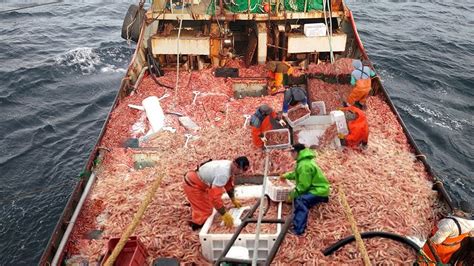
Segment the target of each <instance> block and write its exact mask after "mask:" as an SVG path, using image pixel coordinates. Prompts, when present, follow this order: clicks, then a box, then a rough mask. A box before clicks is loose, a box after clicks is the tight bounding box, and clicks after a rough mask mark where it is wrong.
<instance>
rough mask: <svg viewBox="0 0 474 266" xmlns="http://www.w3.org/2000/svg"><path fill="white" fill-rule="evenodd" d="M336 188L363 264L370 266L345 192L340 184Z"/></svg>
mask: <svg viewBox="0 0 474 266" xmlns="http://www.w3.org/2000/svg"><path fill="white" fill-rule="evenodd" d="M338 190H339V192H338V195H339V201H340V202H341V204H342V207H343V208H344V213H345V214H346V217H347V219H348V220H349V223H350V224H351V230H352V233H353V234H354V237H355V239H356V243H357V247H358V248H359V252H360V254H361V256H362V259H363V260H364V265H366V266H370V265H372V264H371V263H370V259H369V255H368V254H367V249H366V248H365V245H364V241H362V237H361V236H360V233H359V229H358V228H357V223H356V221H355V219H354V215H352V211H351V207H350V206H349V203H348V202H347V198H346V194H345V193H344V188H343V187H342V186H339V187H338Z"/></svg>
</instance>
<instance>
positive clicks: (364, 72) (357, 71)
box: [347, 60, 375, 108]
mask: <svg viewBox="0 0 474 266" xmlns="http://www.w3.org/2000/svg"><path fill="white" fill-rule="evenodd" d="M352 65H353V66H354V71H352V74H351V84H352V85H354V88H353V89H352V91H351V93H350V94H349V97H348V98H347V102H348V103H349V104H350V105H355V106H357V107H359V108H363V107H364V106H365V102H366V100H367V97H368V96H369V93H370V90H371V89H372V80H371V78H372V77H374V76H375V72H374V71H372V69H370V67H368V66H363V65H362V62H361V61H360V60H353V61H352Z"/></svg>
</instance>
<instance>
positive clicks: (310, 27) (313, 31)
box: [304, 23, 326, 37]
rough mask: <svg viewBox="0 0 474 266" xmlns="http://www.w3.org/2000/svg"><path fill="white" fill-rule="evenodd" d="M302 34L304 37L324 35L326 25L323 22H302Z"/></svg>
mask: <svg viewBox="0 0 474 266" xmlns="http://www.w3.org/2000/svg"><path fill="white" fill-rule="evenodd" d="M304 35H305V36H306V37H317V36H326V25H325V24H324V23H307V24H304Z"/></svg>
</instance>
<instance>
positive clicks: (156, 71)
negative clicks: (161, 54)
mask: <svg viewBox="0 0 474 266" xmlns="http://www.w3.org/2000/svg"><path fill="white" fill-rule="evenodd" d="M146 59H147V60H146V62H147V64H148V72H149V73H150V76H151V78H152V79H153V81H154V82H155V83H156V84H158V86H161V87H165V88H167V89H174V87H171V86H168V85H165V84H163V83H161V82H159V81H158V80H157V79H156V75H158V77H161V76H162V75H163V73H162V72H161V70H160V66H159V65H158V64H157V63H156V61H155V59H154V58H153V55H152V54H151V38H150V39H148V47H147V58H146Z"/></svg>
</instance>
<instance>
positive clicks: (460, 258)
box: [417, 201, 474, 265]
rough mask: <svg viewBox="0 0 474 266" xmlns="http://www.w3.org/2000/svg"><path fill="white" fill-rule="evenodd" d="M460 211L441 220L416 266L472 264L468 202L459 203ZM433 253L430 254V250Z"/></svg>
mask: <svg viewBox="0 0 474 266" xmlns="http://www.w3.org/2000/svg"><path fill="white" fill-rule="evenodd" d="M459 205H460V206H459V207H460V209H455V210H454V211H453V214H452V215H450V216H447V217H445V218H444V219H441V220H440V221H439V222H438V224H437V225H436V226H435V228H433V230H432V232H431V236H430V238H429V239H428V240H427V241H426V243H425V245H424V246H423V248H422V249H421V250H420V254H419V255H418V259H417V263H418V265H439V264H438V263H443V264H448V263H449V265H472V263H473V262H474V254H473V253H474V220H473V208H472V206H471V204H470V203H469V202H468V201H461V202H460V204H459ZM430 245H431V248H432V249H433V251H434V253H436V254H433V253H432V252H431V248H430Z"/></svg>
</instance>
